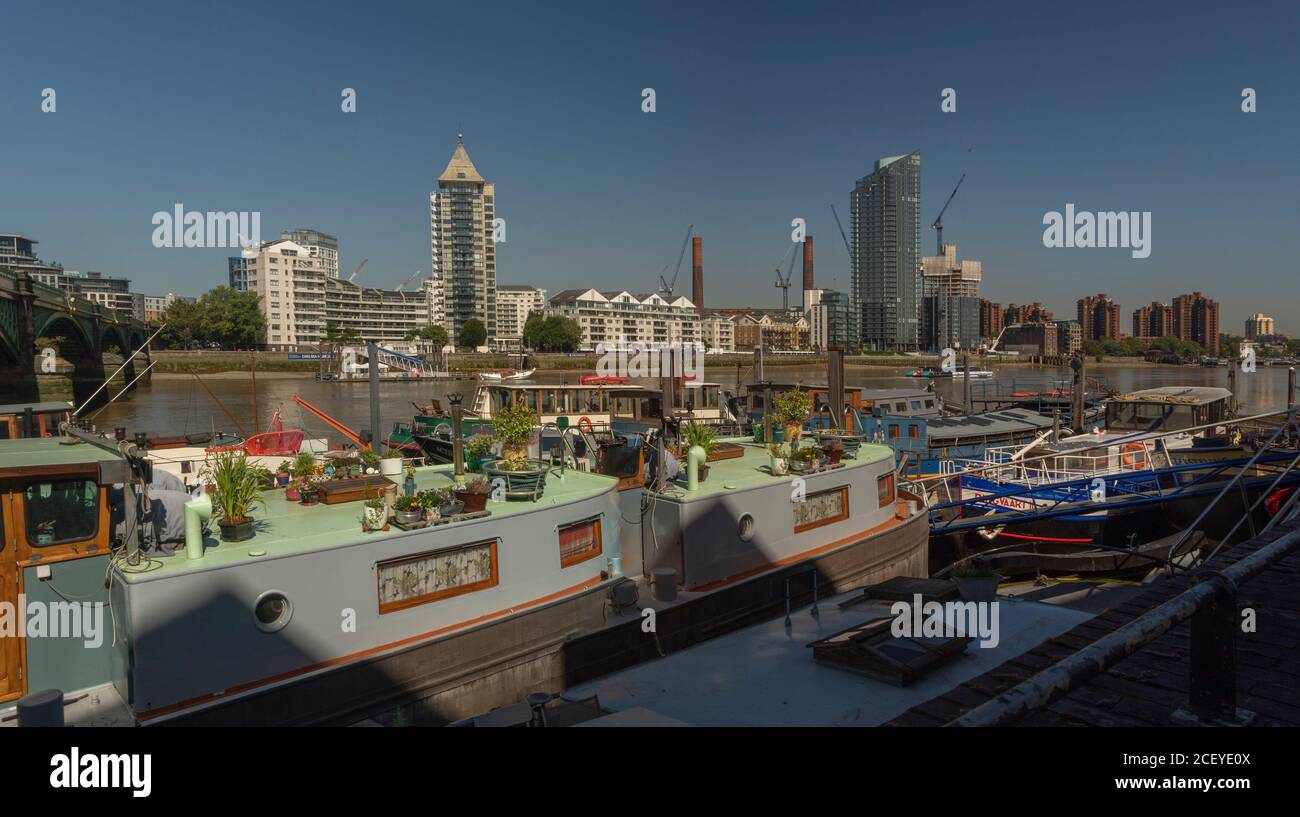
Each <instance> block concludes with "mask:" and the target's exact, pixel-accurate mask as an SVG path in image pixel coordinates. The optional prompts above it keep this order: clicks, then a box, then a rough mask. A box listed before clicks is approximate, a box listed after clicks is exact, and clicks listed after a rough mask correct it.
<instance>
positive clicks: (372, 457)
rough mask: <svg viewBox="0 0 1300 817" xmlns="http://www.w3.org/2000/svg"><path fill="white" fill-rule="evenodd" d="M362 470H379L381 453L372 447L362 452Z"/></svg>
mask: <svg viewBox="0 0 1300 817" xmlns="http://www.w3.org/2000/svg"><path fill="white" fill-rule="evenodd" d="M360 456H361V471H362V473H366V474H373V473H375V472H376V471H378V470H379V455H378V454H376V453H375V452H374V451H371V450H370V449H366V450H365V451H362V452H361V455H360Z"/></svg>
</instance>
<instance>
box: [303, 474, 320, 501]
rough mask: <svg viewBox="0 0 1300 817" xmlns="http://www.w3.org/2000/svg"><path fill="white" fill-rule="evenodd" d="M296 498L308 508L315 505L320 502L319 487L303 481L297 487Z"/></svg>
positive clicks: (309, 481) (308, 481)
mask: <svg viewBox="0 0 1300 817" xmlns="http://www.w3.org/2000/svg"><path fill="white" fill-rule="evenodd" d="M298 498H299V499H300V500H302V504H304V505H306V506H308V507H310V506H312V505H315V504H316V503H317V502H318V501H319V500H320V486H319V485H317V484H316V483H314V482H312V481H311V480H309V479H307V480H303V482H302V485H300V486H299V487H298Z"/></svg>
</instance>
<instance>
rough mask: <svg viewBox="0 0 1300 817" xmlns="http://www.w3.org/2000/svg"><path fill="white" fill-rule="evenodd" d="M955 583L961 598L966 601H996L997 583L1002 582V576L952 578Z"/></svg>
mask: <svg viewBox="0 0 1300 817" xmlns="http://www.w3.org/2000/svg"><path fill="white" fill-rule="evenodd" d="M953 578H954V579H955V580H956V582H957V589H958V590H959V591H961V597H962V598H963V599H965V600H966V601H982V602H991V601H997V598H998V583H999V582H1001V581H1002V574H1000V573H994V574H993V575H992V576H954V577H953Z"/></svg>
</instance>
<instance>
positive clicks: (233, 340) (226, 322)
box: [199, 287, 266, 349]
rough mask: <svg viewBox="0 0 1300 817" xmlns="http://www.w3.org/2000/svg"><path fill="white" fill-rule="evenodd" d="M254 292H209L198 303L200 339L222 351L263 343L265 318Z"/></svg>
mask: <svg viewBox="0 0 1300 817" xmlns="http://www.w3.org/2000/svg"><path fill="white" fill-rule="evenodd" d="M259 301H260V299H259V298H258V297H257V293H256V292H245V291H241V290H238V289H231V288H230V287H217V288H216V289H213V290H210V291H209V292H208V294H206V295H204V296H203V298H202V299H201V300H200V301H199V313H200V316H201V319H200V326H201V327H202V339H203V340H205V341H207V342H214V341H215V342H216V343H219V344H221V345H222V347H224V348H242V349H247V348H250V347H253V346H256V345H257V344H259V343H261V342H262V337H263V332H264V330H265V329H266V319H265V318H263V317H262V308H261V306H260V304H259Z"/></svg>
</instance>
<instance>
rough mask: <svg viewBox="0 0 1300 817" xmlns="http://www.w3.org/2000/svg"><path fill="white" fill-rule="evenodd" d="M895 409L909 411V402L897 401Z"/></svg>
mask: <svg viewBox="0 0 1300 817" xmlns="http://www.w3.org/2000/svg"><path fill="white" fill-rule="evenodd" d="M894 411H907V404H906V403H895V404H894Z"/></svg>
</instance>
